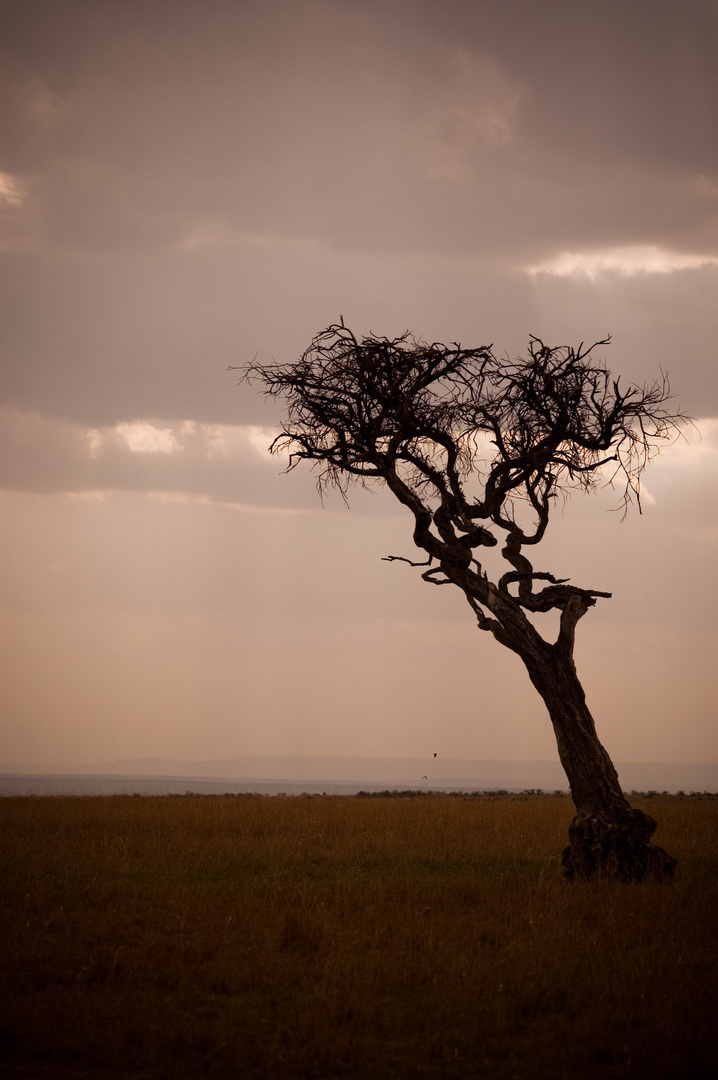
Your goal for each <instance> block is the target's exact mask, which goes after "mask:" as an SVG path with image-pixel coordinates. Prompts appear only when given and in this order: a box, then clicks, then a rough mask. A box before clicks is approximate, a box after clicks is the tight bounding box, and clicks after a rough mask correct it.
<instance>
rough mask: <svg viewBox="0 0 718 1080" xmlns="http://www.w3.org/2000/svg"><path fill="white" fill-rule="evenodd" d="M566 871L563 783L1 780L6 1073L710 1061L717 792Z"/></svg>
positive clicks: (615, 1068)
mask: <svg viewBox="0 0 718 1080" xmlns="http://www.w3.org/2000/svg"><path fill="white" fill-rule="evenodd" d="M636 805H641V806H643V808H644V809H648V810H649V811H650V812H652V813H653V814H654V816H656V817H657V818H658V819H659V822H660V826H659V831H658V834H657V836H656V839H657V842H658V843H660V844H662V845H663V846H664V847H666V848H667V849H668V850H669V851H670V852H671V853H672V854H674V855H676V856H677V857H678V859H679V860H680V862H679V870H678V874H677V878H676V880H675V882H673V883H672V884H670V885H666V884H663V885H659V884H651V883H646V884H640V885H635V884H634V885H616V884H612V883H609V882H596V883H593V884H590V885H567V884H565V883H564V882H563V880H562V879H561V875H560V868H559V859H558V855H559V852H560V848H561V846H562V845H563V843H564V838H565V835H566V830H567V826H568V822H569V819H570V817H571V815H572V804H571V803H570V801H569V800H568V799H567V798H560V797H550V796H545V797H533V798H504V799H490V798H486V797H483V798H473V799H461V798H449V797H443V798H441V797H436V798H432V797H430V798H422V799H411V800H408V799H396V798H394V799H392V798H378V799H376V798H372V799H359V798H347V797H321V796H319V797H311V798H310V797H306V798H266V797H264V798H262V797H207V796H184V797H163V798H151V797H141V798H138V797H135V798H132V797H127V796H119V797H101V798H91V797H83V798H78V797H59V798H51V797H43V798H33V797H25V798H5V799H0V821H1V826H0V827H1V836H2V841H1V859H2V867H1V872H2V876H1V879H0V890H1V897H0V904H1V906H0V912H1V914H0V918H1V919H2V922H3V924H4V934H3V937H4V940H5V942H6V944H5V945H4V947H3V960H2V965H1V973H0V992H1V999H0V1029H1V1030H0V1042H1V1049H0V1075H2V1076H3V1077H6V1078H9V1077H13V1078H15V1077H61V1078H70V1077H78V1078H79V1077H83V1078H100V1077H102V1078H117V1080H119V1078H120V1077H132V1078H148V1080H156V1078H164V1077H172V1078H177V1080H184V1078H195V1077H203V1076H207V1077H212V1078H215V1077H216V1078H225V1077H227V1078H229V1077H233V1078H235V1077H236V1078H238V1080H244V1078H249V1080H251V1078H259V1077H265V1078H267V1080H273V1078H275V1077H276V1078H280V1080H282V1078H287V1080H288V1078H291V1077H306V1078H329V1077H352V1078H357V1080H359V1078H364V1077H367V1078H368V1077H372V1078H375V1080H383V1078H393V1080H404V1078H407V1077H428V1078H435V1077H436V1078H438V1077H446V1078H468V1077H472V1078H473V1077H494V1078H513V1077H515V1078H517V1080H529V1078H530V1080H535V1078H543V1077H551V1078H555V1080H559V1078H563V1077H588V1078H596V1080H598V1078H600V1080H613V1078H619V1077H620V1078H623V1077H631V1078H639V1077H640V1078H643V1077H645V1078H648V1077H650V1078H651V1080H667V1078H681V1080H682V1078H686V1080H699V1078H706V1080H707V1078H708V1077H714V1076H715V1075H716V1068H717V1067H718V1036H717V1028H718V1014H717V1013H716V1002H717V1001H718V963H717V961H718V800H715V799H696V798H691V799H688V798H686V799H661V798H653V799H649V800H645V801H641V800H637V801H636Z"/></svg>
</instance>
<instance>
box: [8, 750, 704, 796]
mask: <svg viewBox="0 0 718 1080" xmlns="http://www.w3.org/2000/svg"><path fill="white" fill-rule="evenodd" d="M617 768H618V773H619V776H620V779H621V785H622V787H623V789H624V790H625V791H651V790H653V791H672V792H675V791H718V764H716V763H708V764H706V763H701V764H697V763H696V764H690V763H689V764H685V763H677V762H664V763H652V762H651V763H649V762H623V763H617ZM0 773H1V774H3V777H4V778H5V779H9V778H10V777H17V778H18V779H19V778H21V777H28V778H29V777H32V778H34V779H39V778H42V777H47V778H50V777H55V778H57V779H60V778H61V777H62V778H65V779H69V778H72V779H79V778H82V777H85V778H90V777H92V778H98V779H99V778H102V777H105V778H107V779H109V778H113V779H115V780H122V779H126V780H127V781H130V780H132V779H133V778H134V779H135V780H138V781H139V780H140V779H142V778H144V779H145V780H150V779H159V778H165V779H167V780H170V779H172V780H176V781H180V780H183V781H184V780H186V781H189V780H192V781H207V782H208V783H209V784H210V785H211V786H212V788H213V789H214V788H215V787H216V785H217V782H222V783H224V784H225V786H226V787H227V788H229V787H230V786H231V787H241V788H243V789H245V790H246V789H247V785H248V784H249V786H250V787H251V789H252V790H257V785H262V786H265V787H267V788H272V789H276V788H277V785H278V784H279V785H284V786H285V787H287V788H292V789H294V788H296V787H297V786H299V787H300V789H301V787H302V785H304V789H305V790H309V788H310V787H311V788H312V789H314V790H316V789H319V790H321V789H322V785H324V786H325V787H326V786H327V785H328V787H335V788H341V789H344V788H345V787H346V788H351V789H358V786H365V787H366V788H367V790H369V789H374V790H376V789H377V788H378V787H399V788H407V787H411V788H416V789H429V788H435V789H437V790H448V789H451V788H454V789H456V788H459V789H465V790H477V791H491V790H496V789H506V790H514V791H516V790H519V791H521V790H528V789H538V788H540V789H542V790H544V791H555V790H566V789H567V786H568V785H567V782H566V777H565V774H564V772H563V770H562V768H561V766H560V764H559V763H558V761H505V760H503V761H502V760H492V761H466V760H462V759H459V758H446V759H442V758H441V757H440V756H437V757H436V758H434V757H433V755H429V756H427V757H416V758H378V757H339V756H328V755H325V756H285V757H280V756H258V755H253V756H244V757H236V758H231V759H224V760H222V759H217V760H206V761H195V760H186V759H184V760H183V759H178V760H173V759H171V758H136V759H131V760H120V761H110V762H101V763H92V764H87V763H83V764H79V763H68V764H63V765H49V764H44V765H33V766H27V765H19V764H15V763H13V764H7V765H0ZM328 787H327V790H328Z"/></svg>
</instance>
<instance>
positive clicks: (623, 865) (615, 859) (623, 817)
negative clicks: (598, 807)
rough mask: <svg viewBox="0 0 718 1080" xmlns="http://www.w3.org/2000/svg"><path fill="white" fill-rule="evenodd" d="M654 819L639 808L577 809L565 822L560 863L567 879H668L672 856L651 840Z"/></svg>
mask: <svg viewBox="0 0 718 1080" xmlns="http://www.w3.org/2000/svg"><path fill="white" fill-rule="evenodd" d="M655 829H656V822H655V821H654V819H653V818H652V817H651V816H650V815H649V814H644V812H643V811H642V810H633V809H630V808H629V809H627V810H624V809H622V808H621V810H619V811H616V810H610V811H608V810H604V811H597V812H595V813H591V812H590V811H588V810H581V811H579V813H578V814H577V815H576V817H575V818H574V819H573V821H572V822H571V824H570V826H569V830H568V835H569V841H570V843H569V846H568V847H567V848H566V849H565V850H564V852H563V855H562V857H561V865H562V866H563V868H564V873H565V875H566V877H567V879H568V880H569V881H589V880H591V879H592V878H596V877H602V878H610V879H612V880H614V881H643V880H645V879H647V878H650V879H652V880H654V881H670V880H671V878H672V877H673V873H674V870H675V868H676V860H675V859H674V858H673V857H672V856H671V855H669V854H668V852H667V851H664V850H663V848H661V847H657V846H656V845H655V844H652V843H651V836H652V835H653V833H654V832H655Z"/></svg>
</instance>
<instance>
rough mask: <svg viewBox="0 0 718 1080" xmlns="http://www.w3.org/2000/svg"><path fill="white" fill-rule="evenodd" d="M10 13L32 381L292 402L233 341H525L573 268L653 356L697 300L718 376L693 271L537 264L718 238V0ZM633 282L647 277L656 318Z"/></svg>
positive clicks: (93, 416)
mask: <svg viewBox="0 0 718 1080" xmlns="http://www.w3.org/2000/svg"><path fill="white" fill-rule="evenodd" d="M0 13H1V15H2V19H3V42H4V52H3V56H2V59H3V63H2V81H3V93H2V95H1V97H0V100H1V101H2V104H1V105H0V145H1V146H2V151H1V152H0V172H1V173H3V174H4V175H5V176H6V177H7V178H8V179H7V181H6V183H7V184H11V185H16V186H15V187H14V188H12V190H13V191H17V192H20V194H21V196H22V197H20V196H18V197H17V198H14V199H8V198H6V199H5V200H4V207H3V208H2V214H3V222H0V225H2V228H3V230H4V231H3V234H2V235H3V237H4V240H2V243H3V244H4V247H5V250H4V251H3V252H2V255H1V264H0V281H1V284H2V296H3V300H2V305H3V311H2V327H3V331H2V332H3V340H2V366H3V369H4V379H3V394H4V398H5V400H8V401H10V402H11V403H13V404H15V405H16V406H19V407H21V408H24V409H37V410H39V411H41V412H52V413H55V414H60V415H64V416H66V417H68V418H73V419H76V420H78V421H80V422H83V423H100V424H101V423H113V422H116V421H119V420H122V419H132V418H136V417H143V416H168V417H178V416H191V417H194V418H196V419H200V420H206V421H217V420H222V421H224V422H229V421H231V420H237V421H243V420H246V421H250V422H264V421H266V420H267V419H268V418H269V417H270V415H275V414H270V412H268V411H267V410H266V409H263V407H262V406H261V404H260V401H259V399H258V398H256V397H253V396H252V395H251V394H248V393H245V392H243V391H236V390H235V388H234V387H233V386H230V383H229V381H228V380H227V378H226V375H225V368H226V367H227V365H229V364H232V363H241V362H242V361H243V360H245V359H249V358H251V357H252V356H253V355H254V354H255V352H259V353H260V354H261V355H262V357H263V358H264V357H266V356H268V355H272V354H274V355H278V356H281V358H282V359H287V358H289V357H292V356H295V355H297V353H298V352H300V351H301V350H302V349H303V348H304V347H305V345H306V344H307V343H308V341H309V339H310V337H311V335H312V334H313V333H314V332H316V331H317V330H318V329H319V328H320V327H321V326H323V325H326V324H327V323H328V322H330V321H331V320H333V319H335V318H337V317H338V315H339V314H345V315H346V316H347V317H348V318H350V320H351V321H352V323H353V324H354V325H357V326H359V328H360V329H366V330H369V329H372V330H375V331H377V332H382V333H393V332H396V333H399V332H401V331H402V330H403V329H405V328H406V327H407V326H410V327H411V328H412V329H414V330H415V331H416V332H417V333H420V334H426V335H427V336H429V337H438V338H441V337H444V338H456V337H458V338H461V339H463V340H465V341H470V342H471V343H474V342H476V341H478V340H479V339H482V340H492V341H494V342H495V344H496V345H497V348H499V349H500V350H501V349H506V350H508V351H509V352H514V351H516V350H517V349H519V348H521V347H522V346H523V344H524V343H525V341H526V338H527V336H528V333H529V332H538V333H545V331H546V327H545V325H543V324H542V318H543V314H544V312H543V309H542V305H543V303H544V299H545V297H546V296H548V297H549V301H547V303H548V306H549V308H550V307H551V301H550V297H551V296H554V297H560V299H561V302H562V303H563V301H564V300H565V299H566V298H567V297H569V300H570V304H573V305H574V306H573V307H572V308H571V310H570V311H565V312H564V314H565V315H566V316H567V319H568V321H569V322H571V313H572V312H581V313H582V314H584V315H588V316H591V317H589V318H588V321H589V322H591V323H593V322H595V321H596V320H595V319H594V318H593V317H592V316H594V315H596V313H597V312H599V311H602V310H606V300H605V297H606V295H610V296H611V297H613V298H614V299H613V300H612V301H611V303H610V304H609V305H608V310H607V314H609V315H612V316H615V315H616V313H617V312H618V317H617V318H616V319H610V320H607V325H603V326H602V327H601V331H600V334H599V335H598V336H604V335H605V333H607V332H613V333H614V335H615V337H616V339H617V340H619V338H620V336H621V335H623V334H624V328H625V327H626V326H628V327H629V331H628V333H629V337H630V338H631V340H632V342H635V341H636V340H638V342H639V344H638V346H637V354H638V360H637V365H636V366H637V368H638V369H640V368H641V366H642V365H643V357H644V356H646V355H647V350H646V349H644V348H643V346H642V345H641V344H640V343H641V342H642V341H645V340H647V339H649V338H650V340H651V341H652V342H653V341H655V340H656V339H657V346H658V347H657V348H656V349H655V350H654V348H653V345H652V347H651V350H650V352H651V353H653V352H654V351H655V352H657V353H658V355H657V357H656V358H657V359H658V360H659V362H663V357H662V356H661V355H660V353H661V349H660V345H661V342H662V341H663V342H664V343H665V340H666V339H665V335H664V336H663V338H661V335H660V334H656V333H653V332H652V329H651V328H652V327H653V326H654V316H655V321H656V322H657V324H660V325H665V324H666V322H667V321H668V320H669V319H671V320H673V321H672V324H671V325H672V328H673V329H672V330H671V334H672V336H673V338H675V336H676V334H675V332H674V331H675V328H676V327H679V326H680V327H682V328H683V337H682V339H681V340H683V341H684V342H685V343H686V344H687V345H688V346H689V347H688V349H687V352H688V353H689V354H690V357H691V359H690V361H689V363H690V364H691V365H692V367H691V371H690V373H689V382H690V389H691V392H693V384H694V381H695V379H694V375H693V369H694V368H695V371H696V379H697V380H698V382H700V380H701V378H706V379H708V380H709V381H710V382H711V384H712V381H713V368H714V364H713V358H712V354H711V347H712V346H711V341H712V337H713V335H714V332H715V316H714V315H711V313H710V311H709V310H708V307H709V306H708V304H707V302H706V303H703V302H702V300H701V301H700V302H697V301H695V300H694V299H693V298H692V297H691V295H690V294H689V291H687V290H686V289H685V288H684V286H683V284H682V283H681V282H680V281H677V280H675V279H676V277H677V275H671V276H670V277H671V279H672V280H671V282H670V284H664V283H660V285H658V286H656V287H654V286H653V285H651V284H647V285H646V286H645V288H644V287H643V286H641V287H640V288H637V287H636V286H635V285H634V284H627V283H624V282H623V281H622V280H618V281H617V283H614V284H611V285H610V287H609V288H608V289H605V288H603V287H602V286H601V287H600V288H599V287H598V286H596V287H593V286H590V285H586V283H584V286H585V287H584V286H582V285H581V284H579V285H578V286H576V287H574V286H573V285H568V286H567V285H566V283H560V284H559V285H557V286H555V287H553V288H551V289H543V291H542V292H541V296H539V298H538V300H537V299H536V295H535V294H536V290H535V289H533V288H532V286H531V284H530V282H529V281H528V280H527V279H526V278H525V276H524V277H522V273H523V270H524V268H525V267H526V266H529V265H537V264H541V263H542V262H544V261H546V260H547V259H550V258H551V257H554V256H556V255H558V254H560V253H561V252H563V251H567V250H568V251H579V252H580V251H583V250H587V249H591V248H595V247H621V246H626V245H647V244H650V245H658V246H660V247H664V248H666V249H668V250H674V251H677V252H679V253H681V252H685V251H687V252H703V253H707V254H708V255H710V254H713V255H714V256H716V255H718V179H717V178H716V177H717V175H718V169H717V168H716V141H717V140H716V135H715V132H716V131H717V130H718V124H716V115H715V110H716V102H717V101H718V87H716V78H717V75H716V73H717V72H718V65H716V64H714V63H712V62H711V60H712V57H713V55H714V54H715V43H716V18H715V7H714V5H712V4H709V3H707V2H706V3H703V2H700V0H696V2H692V3H685V2H682V3H679V2H678V0H651V2H650V3H649V2H648V0H646V2H644V0H636V2H635V3H631V4H625V3H619V2H617V0H616V2H613V0H608V2H606V3H602V4H600V5H599V4H596V3H592V2H580V0H546V2H545V3H541V4H533V3H526V2H522V0H512V2H506V3H501V4H498V3H493V2H488V0H485V2H480V3H476V2H472V3H468V2H464V0H450V2H447V3H445V4H442V5H440V6H439V5H436V4H433V3H424V4H421V3H419V4H416V3H408V2H394V3H391V2H390V3H383V4H381V5H379V4H376V3H373V2H371V0H360V2H351V3H350V2H329V0H283V2H278V3H276V4H272V5H266V4H261V3H259V2H254V0H245V2H243V3H241V4H236V3H229V2H220V0H213V2H210V3H207V4H199V3H197V2H195V0H177V3H175V4H173V5H172V10H171V12H168V9H167V6H166V5H165V4H163V3H160V2H159V0H143V2H139V0H138V2H134V0H122V2H120V0H103V2H101V3H97V2H90V0H70V2H67V3H63V4H62V5H59V4H57V3H54V2H51V0H4V3H2V5H0ZM0 188H1V185H0ZM8 190H9V189H8ZM1 201H2V198H1V196H0V202H1ZM692 280H693V281H695V283H696V286H697V295H698V296H699V298H702V297H704V296H707V295H708V294H709V292H710V290H711V289H712V285H711V284H710V282H709V284H708V285H706V281H708V279H706V278H701V277H695V278H694V279H692ZM621 290H623V291H624V294H625V295H626V296H628V297H631V298H638V301H637V305H636V310H635V312H634V313H633V314H632V315H631V316H630V317H628V316H627V313H626V312H625V310H618V309H619V308H620V303H618V301H617V300H615V297H616V296H617V295H618V293H619V292H620V291H621ZM659 296H660V307H659V308H657V309H656V310H655V311H654V312H651V311H650V310H648V309H647V308H646V309H645V310H644V306H643V298H648V299H649V300H651V298H655V297H659ZM701 304H702V308H701V318H700V319H699V320H698V321H696V320H695V318H694V316H695V315H696V314H697V308H698V307H701ZM569 306H570V305H569ZM624 316H626V317H625V318H624ZM631 320H633V321H631ZM558 321H559V324H560V322H561V320H558ZM576 321H577V320H573V322H574V323H575V322H576ZM549 322H551V320H550V319H549ZM646 326H647V327H648V328H649V330H650V331H651V332H649V333H648V334H646V333H644V329H645V327H646ZM559 329H560V325H559ZM619 329H620V331H621V334H620V335H619ZM572 332H573V327H572ZM575 333H576V334H578V336H579V337H584V336H591V334H590V332H589V331H588V330H587V329H586V328H585V327H576V330H575ZM671 352H672V353H675V348H673V347H672V348H671ZM711 393H715V391H711Z"/></svg>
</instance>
